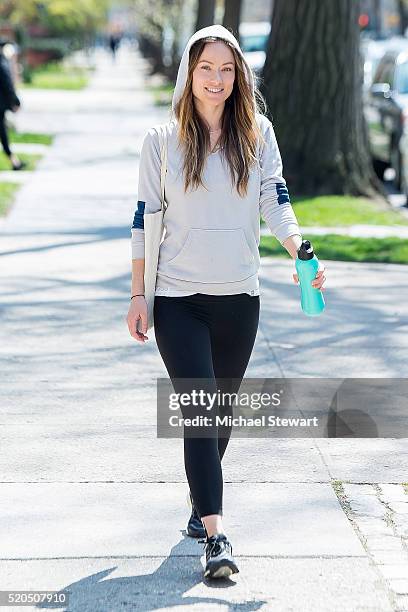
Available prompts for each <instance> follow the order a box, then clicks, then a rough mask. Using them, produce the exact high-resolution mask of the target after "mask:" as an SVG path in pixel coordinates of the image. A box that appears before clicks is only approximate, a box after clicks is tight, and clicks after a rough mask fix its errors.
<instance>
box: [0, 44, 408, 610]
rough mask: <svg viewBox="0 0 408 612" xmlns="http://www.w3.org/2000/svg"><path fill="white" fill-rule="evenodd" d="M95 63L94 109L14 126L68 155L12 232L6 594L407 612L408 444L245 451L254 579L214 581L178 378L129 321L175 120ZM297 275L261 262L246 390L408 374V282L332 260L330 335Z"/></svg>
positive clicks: (61, 104) (36, 114)
mask: <svg viewBox="0 0 408 612" xmlns="http://www.w3.org/2000/svg"><path fill="white" fill-rule="evenodd" d="M96 60H97V71H96V73H95V75H94V76H93V79H92V83H91V85H90V87H89V88H88V89H87V90H85V91H82V92H55V93H53V92H47V94H45V93H44V92H36V91H28V90H27V91H24V92H23V94H22V101H23V104H24V110H23V111H22V112H21V115H20V116H18V122H19V124H18V127H19V129H24V130H38V131H48V130H50V131H56V132H57V134H58V135H57V138H56V140H55V143H54V145H53V146H52V148H51V149H50V151H49V152H48V154H47V155H46V157H45V158H44V159H43V160H42V161H41V163H40V166H39V169H38V171H37V172H35V173H33V175H32V176H31V177H30V180H29V181H27V182H26V183H25V184H24V185H23V186H22V187H21V190H20V191H19V194H18V198H17V201H16V203H15V205H14V206H13V208H12V210H11V212H10V214H9V215H8V217H7V219H6V220H5V222H4V223H3V224H2V226H1V229H0V232H1V258H2V264H3V265H2V268H1V269H2V274H1V278H0V283H1V286H0V290H1V300H2V315H3V320H2V326H1V331H0V334H1V336H0V347H1V348H0V357H1V371H2V374H3V380H2V385H1V388H0V394H1V400H2V401H1V404H0V405H1V406H2V411H1V414H0V418H1V421H0V426H1V435H2V445H1V450H0V517H1V520H0V542H1V549H0V576H1V578H0V584H1V589H2V590H6V589H7V590H11V589H20V590H22V589H24V590H30V589H35V590H40V589H48V590H58V589H68V590H69V591H70V592H71V601H70V604H69V606H68V608H64V609H68V610H70V611H71V612H88V611H89V612H105V611H106V612H107V611H109V612H118V611H121V610H129V609H131V610H158V609H160V610H170V609H174V608H176V607H183V609H191V610H205V611H206V612H207V611H209V610H230V609H231V610H245V611H249V610H260V609H262V610H274V611H277V612H280V611H289V610H296V611H300V610H301V611H302V612H307V611H309V610H310V611H313V612H317V611H322V612H326V611H327V610H330V611H331V612H335V611H339V612H340V611H341V612H344V611H353V612H354V611H355V612H357V611H359V612H363V611H364V612H366V611H367V612H368V611H370V612H374V611H375V612H388V611H391V610H397V609H400V610H403V609H408V602H407V599H408V577H407V575H406V572H407V568H408V557H406V555H407V553H406V537H407V536H408V532H407V531H406V529H407V528H408V526H407V525H406V522H405V519H404V518H403V517H404V516H405V517H406V516H407V514H406V512H405V508H406V506H405V505H404V504H405V503H406V502H405V497H406V496H405V493H404V490H403V488H402V485H401V483H402V482H404V481H405V480H408V479H407V477H406V474H407V465H408V453H407V444H406V439H388V440H387V439H354V440H347V439H338V440H336V439H283V438H277V439H273V440H271V439H260V438H258V439H242V438H241V439H239V438H233V439H232V440H231V442H230V446H229V448H228V450H227V453H226V456H225V459H224V461H223V470H224V480H225V526H226V530H227V533H228V534H229V536H230V539H231V541H232V543H233V547H234V554H235V555H236V557H237V561H238V563H239V567H240V573H239V574H237V575H236V576H234V580H228V581H225V582H222V583H220V582H218V583H216V584H212V583H206V582H203V580H202V567H201V563H200V555H201V553H202V546H201V545H199V544H198V543H197V542H196V541H193V540H191V539H190V538H188V537H186V534H185V525H186V522H187V519H188V516H189V509H188V507H187V505H186V501H185V497H186V492H187V484H186V478H185V473H184V464H183V443H182V440H166V439H157V437H156V412H155V411H156V404H155V384H156V379H157V377H159V376H166V375H167V373H166V371H165V368H164V365H163V363H162V361H161V359H160V356H159V353H158V351H157V347H156V345H155V341H154V333H149V334H148V336H149V341H148V342H147V343H146V345H140V344H137V343H135V341H134V340H133V339H132V338H131V337H130V335H129V333H128V330H127V326H126V322H125V317H126V314H127V309H128V297H129V288H130V256H131V253H130V225H131V222H132V219H133V214H134V210H135V206H136V202H137V193H136V190H137V169H138V153H139V149H140V144H141V141H142V138H143V135H144V134H145V131H146V129H147V128H148V126H150V125H153V124H154V123H158V122H161V121H164V120H166V118H167V113H166V112H165V111H163V110H161V109H156V108H154V107H153V106H152V104H151V100H150V98H149V96H148V95H147V93H146V92H145V91H144V89H143V72H144V68H145V63H144V61H143V60H141V59H140V58H139V57H138V56H137V55H135V54H133V53H131V52H129V51H127V50H126V49H125V48H123V49H121V50H120V53H119V56H118V64H117V66H114V65H113V64H112V62H111V59H110V56H108V55H105V54H104V53H100V54H98V56H97V57H96ZM292 268H293V262H292V260H291V259H290V258H289V256H288V259H287V260H282V259H273V258H267V259H266V260H264V261H263V265H262V273H261V284H262V295H261V305H262V312H261V321H260V327H259V331H258V335H257V340H256V345H255V349H254V353H253V355H252V357H251V361H250V364H249V367H248V370H247V373H246V375H247V376H248V377H283V378H287V377H335V378H342V377H345V378H347V377H369V378H370V377H373V378H374V377H404V376H405V373H406V365H407V357H406V355H407V343H408V341H407V337H408V336H407V334H406V333H404V332H406V330H407V325H408V317H407V315H408V307H407V304H406V301H405V300H403V299H401V296H403V295H406V292H407V284H408V279H407V274H406V267H405V266H399V265H379V264H367V265H364V264H363V265H362V264H349V263H342V262H327V278H328V281H327V291H326V293H325V299H326V302H327V308H326V311H325V313H324V315H322V316H321V317H318V318H314V319H311V318H308V317H305V316H304V315H303V314H302V313H301V311H300V306H299V288H298V286H296V285H295V284H294V283H293V280H292ZM334 481H341V482H343V483H344V481H347V482H346V483H345V484H343V485H342V484H341V482H340V483H335V482H334ZM348 483H349V484H348ZM391 483H393V484H394V485H395V486H396V487H397V488H396V489H390V488H387V487H389V486H390V484H391ZM347 487H354V488H351V489H348V488H347ZM404 496H405V497H404ZM391 499H392V501H393V503H394V506H393V507H394V510H392V511H391V506H390V500H391ZM378 504H379V505H378ZM395 504H396V505H395ZM398 504H400V505H398ZM401 504H402V505H401ZM386 553H389V554H388V555H387V554H386ZM384 568H386V569H384ZM404 606H405V608H404ZM53 607H54V608H55V607H56V606H55V605H53ZM26 609H27V608H26ZM29 609H31V608H29Z"/></svg>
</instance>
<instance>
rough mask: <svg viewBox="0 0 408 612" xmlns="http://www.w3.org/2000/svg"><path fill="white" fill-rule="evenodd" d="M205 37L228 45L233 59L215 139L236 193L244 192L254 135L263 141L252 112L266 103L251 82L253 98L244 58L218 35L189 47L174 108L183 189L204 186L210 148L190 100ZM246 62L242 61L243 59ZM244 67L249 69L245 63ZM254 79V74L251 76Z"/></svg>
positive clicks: (206, 132) (252, 158)
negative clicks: (232, 74) (182, 84)
mask: <svg viewBox="0 0 408 612" xmlns="http://www.w3.org/2000/svg"><path fill="white" fill-rule="evenodd" d="M208 40H212V41H213V40H221V41H222V42H224V43H226V44H228V45H229V47H230V48H231V51H232V53H233V54H234V59H235V80H234V86H233V90H232V92H231V95H230V96H229V97H228V98H227V99H226V101H225V107H224V112H223V117H222V130H221V136H220V139H219V143H218V144H219V146H220V148H221V154H222V155H223V157H224V158H225V159H226V161H227V163H228V166H229V171H230V175H231V181H232V184H234V185H235V187H236V189H237V191H238V194H239V195H241V196H244V195H246V193H247V188H248V180H249V172H250V168H251V167H252V165H254V164H255V163H256V161H257V156H256V152H257V143H258V138H260V140H261V141H263V142H264V139H263V137H262V134H261V132H260V130H259V127H258V124H257V121H256V118H255V113H256V112H260V108H262V110H263V114H264V113H265V109H266V102H265V100H264V98H263V97H262V95H261V93H260V92H259V90H258V88H257V87H256V85H255V99H254V97H253V94H252V91H251V87H250V85H249V84H248V81H247V79H246V76H245V72H244V70H245V67H244V62H245V60H244V59H243V58H242V57H241V55H240V54H239V52H238V51H237V50H236V48H235V47H234V46H233V45H232V44H231V43H229V41H226V40H224V39H223V38H219V37H213V36H212V37H210V38H203V39H200V40H198V41H196V42H195V43H194V44H193V45H192V46H191V49H190V54H189V66H188V74H187V81H186V86H185V88H184V91H183V95H182V96H181V98H180V100H179V101H178V102H177V104H176V105H175V108H174V114H175V116H176V118H177V121H178V123H179V132H178V138H179V141H180V143H181V144H182V145H183V147H184V164H183V173H184V191H185V192H186V191H187V189H188V188H189V187H190V185H191V186H192V187H193V188H197V187H199V186H200V185H202V186H203V187H204V188H206V187H205V185H204V184H203V181H202V173H203V169H204V161H205V158H206V156H207V154H208V152H209V150H210V133H209V130H208V127H207V125H206V124H205V123H204V121H203V119H202V118H201V117H200V115H199V114H198V112H197V110H196V108H195V105H194V99H193V90H192V83H193V71H194V69H195V67H196V66H197V64H198V61H199V59H200V56H201V53H202V51H203V49H204V46H205V45H206V43H207V42H208ZM245 64H246V62H245ZM246 66H247V70H250V68H249V67H248V64H246ZM254 78H255V77H254Z"/></svg>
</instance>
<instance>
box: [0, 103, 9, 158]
mask: <svg viewBox="0 0 408 612" xmlns="http://www.w3.org/2000/svg"><path fill="white" fill-rule="evenodd" d="M0 142H1V144H2V147H3V151H4V152H5V154H6V155H7V157H11V150H10V144H9V139H8V134H7V128H6V117H5V111H0Z"/></svg>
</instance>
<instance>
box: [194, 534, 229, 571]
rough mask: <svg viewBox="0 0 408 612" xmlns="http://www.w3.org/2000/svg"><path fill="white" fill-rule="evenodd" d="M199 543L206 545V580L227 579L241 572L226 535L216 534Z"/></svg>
mask: <svg viewBox="0 0 408 612" xmlns="http://www.w3.org/2000/svg"><path fill="white" fill-rule="evenodd" d="M199 542H200V543H204V544H205V547H204V548H205V559H206V566H205V570H204V577H205V578H227V577H228V576H231V574H237V573H238V572H239V569H238V567H237V565H236V563H235V561H234V559H233V556H232V546H231V542H230V541H229V540H228V539H227V536H226V535H225V533H216V534H214V535H213V536H211V537H210V538H209V537H207V538H206V539H204V540H199Z"/></svg>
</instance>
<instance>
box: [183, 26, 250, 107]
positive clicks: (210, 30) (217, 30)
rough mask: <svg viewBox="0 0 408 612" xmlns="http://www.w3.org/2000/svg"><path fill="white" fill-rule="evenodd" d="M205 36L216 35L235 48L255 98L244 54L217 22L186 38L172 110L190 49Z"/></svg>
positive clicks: (185, 79)
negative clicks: (241, 59) (242, 61)
mask: <svg viewBox="0 0 408 612" xmlns="http://www.w3.org/2000/svg"><path fill="white" fill-rule="evenodd" d="M207 36H216V37H217V38H221V39H224V40H226V41H228V42H229V43H231V44H232V45H233V46H234V47H235V49H236V50H237V51H238V53H239V54H240V55H241V57H242V58H243V59H244V69H245V76H246V80H247V81H248V84H249V86H250V89H251V91H252V95H253V97H254V99H255V88H254V79H253V75H252V71H251V69H250V68H249V67H248V65H247V63H246V62H245V58H244V54H243V52H242V49H241V47H240V46H239V44H238V41H237V39H236V38H235V36H234V35H233V34H232V33H231V32H230V31H229V30H227V29H226V28H224V26H222V25H219V24H217V25H211V26H208V27H206V28H202V29H201V30H197V32H195V33H194V34H193V35H192V36H191V37H190V39H189V40H188V42H187V44H186V47H185V49H184V51H183V55H182V56H181V60H180V65H179V69H178V73H177V80H176V86H175V88H174V93H173V99H172V103H171V107H172V110H173V112H174V110H175V106H176V104H177V102H178V101H179V100H180V98H181V96H182V95H183V91H184V88H185V86H186V82H187V74H188V62H189V54H190V49H191V47H192V45H193V44H194V43H195V42H196V41H197V40H200V39H201V38H206V37H207Z"/></svg>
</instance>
